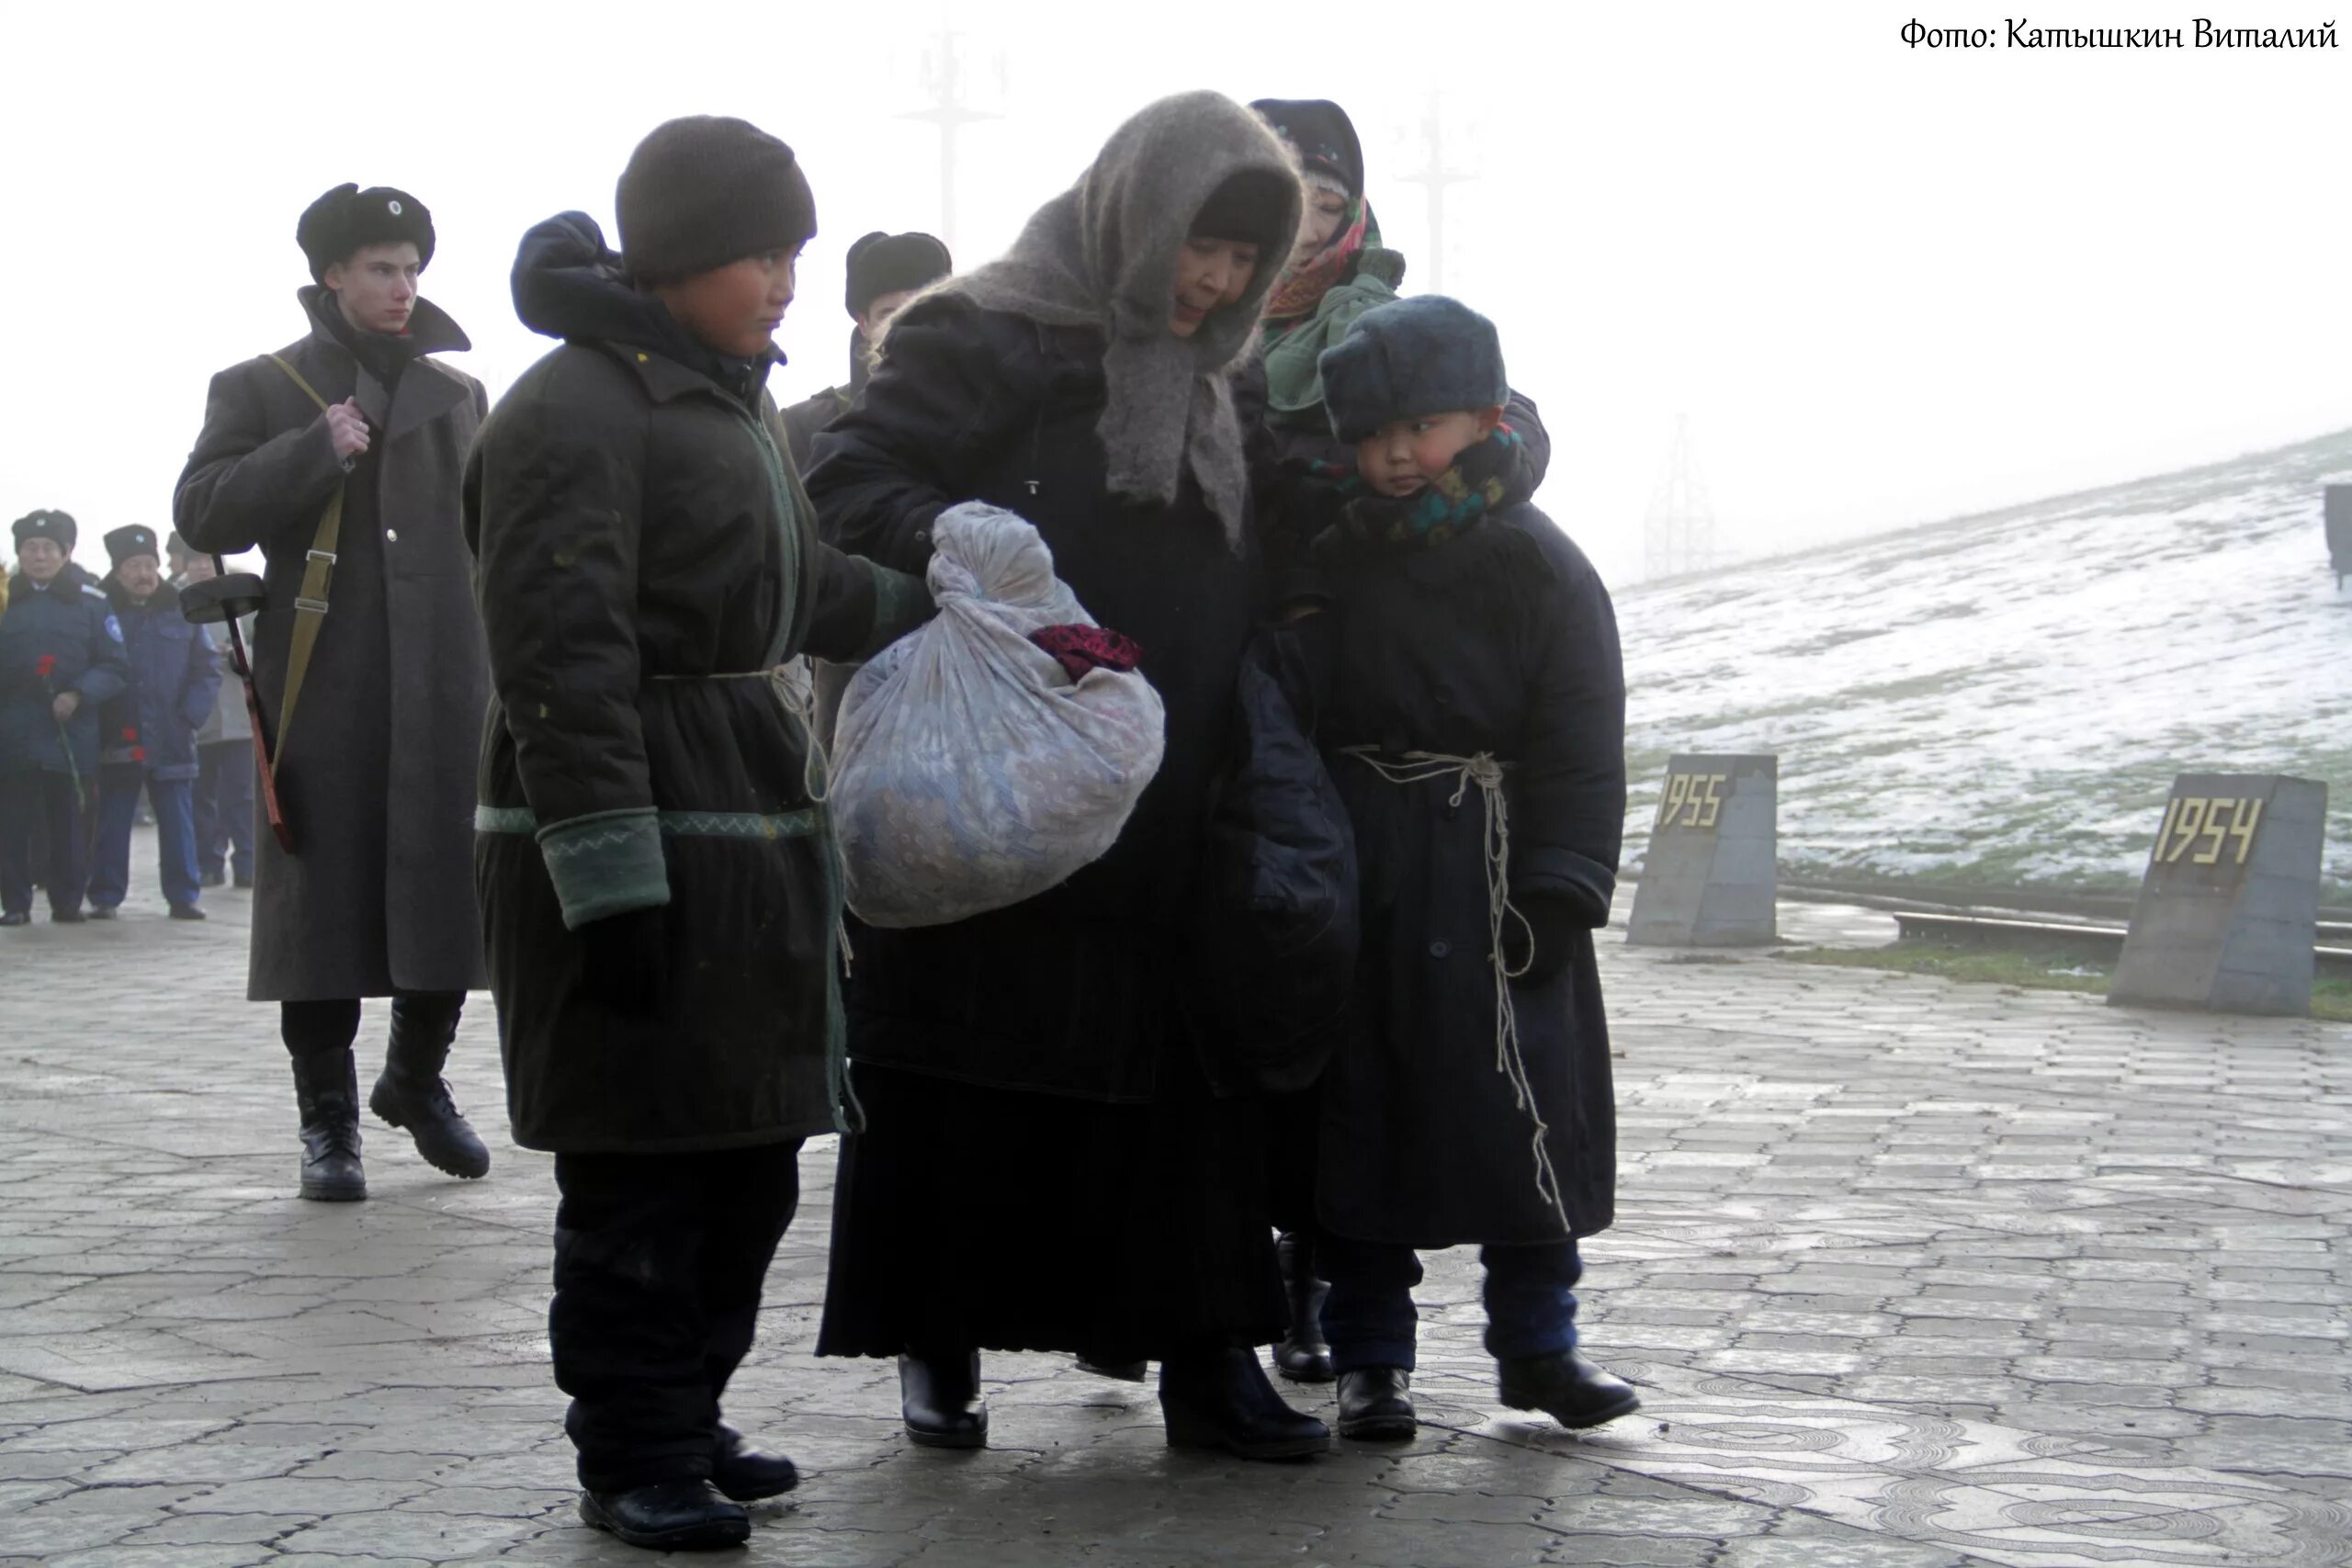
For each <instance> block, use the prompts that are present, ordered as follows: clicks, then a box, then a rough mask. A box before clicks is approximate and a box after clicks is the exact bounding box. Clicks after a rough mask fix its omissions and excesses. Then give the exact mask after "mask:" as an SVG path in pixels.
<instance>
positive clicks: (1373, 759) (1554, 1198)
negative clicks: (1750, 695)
mask: <svg viewBox="0 0 2352 1568" xmlns="http://www.w3.org/2000/svg"><path fill="white" fill-rule="evenodd" d="M1346 755H1348V756H1351V757H1354V758H1356V759H1358V760H1359V761H1362V762H1363V763H1364V764H1365V765H1366V766H1367V767H1369V768H1371V769H1372V771H1373V772H1374V773H1378V774H1379V775H1380V776H1381V777H1382V778H1384V779H1386V780H1387V781H1388V782H1389V783H1390V784H1400V785H1401V784H1427V783H1429V782H1430V781H1432V780H1443V779H1446V778H1452V779H1453V795H1450V796H1448V797H1447V804H1448V805H1449V806H1460V805H1461V804H1462V803H1463V801H1464V800H1466V799H1467V798H1469V795H1470V790H1471V787H1472V786H1473V785H1476V787H1477V790H1478V794H1479V795H1480V797H1481V799H1482V800H1483V802H1484V804H1485V807H1486V824H1485V831H1484V837H1483V843H1484V847H1485V850H1486V861H1487V948H1488V951H1489V953H1492V955H1493V963H1494V969H1495V1071H1497V1072H1498V1073H1500V1074H1502V1075H1503V1078H1504V1081H1505V1082H1507V1083H1509V1084H1510V1092H1511V1100H1512V1108H1513V1109H1514V1110H1518V1111H1524V1112H1526V1114H1527V1119H1528V1121H1529V1122H1531V1123H1532V1128H1533V1131H1532V1134H1531V1136H1530V1140H1529V1141H1530V1143H1531V1145H1532V1148H1533V1151H1534V1156H1535V1195H1536V1196H1537V1197H1539V1198H1541V1199H1543V1200H1544V1204H1545V1206H1546V1207H1548V1208H1549V1209H1551V1211H1552V1212H1553V1213H1555V1214H1557V1215H1559V1216H1560V1229H1561V1230H1562V1231H1564V1232H1566V1233H1567V1234H1569V1235H1574V1234H1575V1231H1576V1226H1575V1224H1574V1223H1573V1222H1571V1221H1570V1220H1569V1218H1568V1205H1567V1201H1566V1199H1564V1198H1563V1197H1562V1196H1561V1194H1560V1176H1559V1172H1558V1171H1557V1170H1555V1168H1553V1165H1552V1151H1551V1149H1550V1148H1549V1147H1548V1146H1547V1145H1546V1144H1545V1140H1546V1139H1547V1138H1549V1137H1550V1136H1551V1133H1552V1129H1551V1126H1550V1124H1549V1123H1547V1122H1545V1121H1544V1112H1543V1111H1541V1110H1540V1109H1539V1108H1538V1107H1537V1105H1536V1103H1535V1086H1534V1085H1533V1083H1532V1082H1531V1081H1530V1080H1529V1078H1528V1076H1527V1057H1526V1055H1525V1054H1524V1053H1523V1052H1521V1049H1520V1043H1519V1009H1518V1006H1517V1004H1516V1002H1515V1001H1514V1000H1513V999H1512V997H1511V994H1510V983H1511V982H1512V981H1513V980H1516V979H1519V978H1521V976H1525V975H1526V974H1527V972H1528V971H1529V970H1530V969H1532V967H1534V964H1535V940H1534V939H1535V928H1534V926H1533V925H1532V924H1531V923H1530V922H1529V920H1528V919H1527V917H1526V916H1525V915H1523V914H1521V913H1520V911H1519V908H1518V907H1517V906H1515V905H1514V904H1512V903H1511V901H1510V800H1509V798H1508V797H1507V796H1506V795H1504V794H1503V764H1502V763H1501V762H1499V761H1496V760H1495V757H1494V754H1493V753H1492V752H1488V751H1480V752H1477V753H1476V754H1475V755H1473V756H1468V757H1453V756H1447V755H1445V754H1444V753H1442V752H1437V751H1408V752H1406V753H1405V754H1404V756H1403V758H1402V759H1401V761H1397V762H1391V761H1388V760H1387V759H1385V758H1384V757H1382V756H1381V755H1380V753H1379V750H1378V748H1376V747H1372V746H1353V747H1350V748H1348V749H1347V751H1346ZM1512 920H1517V921H1518V922H1519V924H1520V929H1521V931H1525V932H1526V933H1527V938H1528V943H1527V957H1526V959H1525V960H1524V961H1522V962H1521V964H1519V966H1518V967H1517V968H1513V967H1512V966H1511V963H1510V959H1508V958H1506V957H1505V956H1504V955H1503V932H1504V930H1505V928H1506V927H1507V926H1508V925H1509V924H1510V922H1511V921H1512Z"/></svg>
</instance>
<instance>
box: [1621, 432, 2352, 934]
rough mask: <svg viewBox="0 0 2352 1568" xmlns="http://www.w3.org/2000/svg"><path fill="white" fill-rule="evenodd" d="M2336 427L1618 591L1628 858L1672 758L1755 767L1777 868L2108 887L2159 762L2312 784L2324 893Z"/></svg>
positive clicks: (2160, 772)
mask: <svg viewBox="0 0 2352 1568" xmlns="http://www.w3.org/2000/svg"><path fill="white" fill-rule="evenodd" d="M2331 482H2334V483H2346V482H2352V432H2345V433H2343V434H2336V435H2332V436H2326V437H2323V438H2321V439H2319V440H2316V441H2311V442H2305V443H2303V444H2301V445H2300V446H2291V447H2288V448H2285V449H2283V450H2280V451H2276V452H2267V453H2261V454H2257V455H2256V456H2252V457H2242V458H2238V459H2235V460H2233V461H2231V462H2228V463H2221V464H2215V465H2212V466H2210V467H2207V468H2197V469H2191V470H2188V471H2187V472H2183V473H2178V474H2170V475H2165V476H2163V477H2161V478H2157V479H2145V480H2141V481H2138V482H2135V483H2131V484H2127V485H2119V486H2115V487H2112V488H2109V489H2107V490H2102V491H2088V492H2084V493H2081V494H2077V495H2072V496H2065V497H2061V498H2058V499H2056V500H2052V501H2048V502H2038V503H2035V504H2032V505H2028V506H2021V507H2014V508H2011V509H2009V510H2007V511H2004V512H1999V513H1989V514H1986V515H1985V516H1981V517H1973V518H1964V519H1962V520H1959V521H1957V522H1952V523H1947V524H1939V525H1934V526H1932V527H1928V528H1920V529H1913V530H1909V531H1907V532H1905V533H1901V534H1892V535H1882V536H1875V537H1872V538H1868V539H1863V540H1860V541H1855V542H1850V543H1847V544H1843V545H1838V546H1834V547H1826V548H1824V549H1819V550H1815V551H1811V552H1808V553H1806V554H1804V555H1798V556H1790V557H1784V558H1779V559H1773V560H1767V561H1760V562H1755V563H1751V564H1748V565H1746V566H1739V567H1733V568H1729V569H1727V570H1721V571H1715V572H1710V573H1707V574H1705V575H1703V576H1697V577H1691V578H1684V579H1679V580H1676V581H1667V582H1662V583H1657V584H1651V585H1643V586H1638V587H1634V588H1631V589H1628V590H1626V591H1625V592H1623V593H1621V594H1620V595H1619V596H1618V599H1617V610H1618V618H1619V624H1620V629H1621V632H1622V635H1623V640H1624V648H1625V677H1626V684H1627V688H1628V711H1627V735H1626V746H1627V760H1628V762H1629V764H1630V766H1631V769H1632V775H1633V785H1634V794H1633V799H1632V803H1631V810H1630V812H1629V814H1628V816H1627V818H1626V862H1627V863H1628V864H1629V865H1637V864H1638V862H1639V858H1640V855H1641V853H1642V851H1643V849H1644V848H1645V844H1646V840H1647V838H1648V829H1649V823H1650V818H1651V815H1652V813H1653V812H1654V811H1655V810H1656V807H1657V793H1658V788H1659V777H1660V774H1661V773H1662V772H1663V770H1664V767H1665V762H1666V759H1667V756H1668V753H1670V752H1675V751H1772V752H1777V753H1779V755H1780V758H1781V863H1782V864H1783V866H1785V867H1788V868H1790V869H1791V870H1792V872H1794V873H1797V874H1814V875H1836V874H1867V875H1888V876H1909V877H1917V878H1922V879H1934V880H1939V881H1944V880H1948V881H1960V882H1981V883H1986V884H1991V885H2015V884H2023V885H2033V886H2046V887H2067V888H2099V889H2109V890H2119V891H2129V890H2131V889H2132V888H2135V887H2137V886H2138V885H2139V879H2140V874H2141V872H2142V870H2143V868H2144V865H2145V863H2146V860H2147V854H2148V845H2149V842H2150V840H2152V839H2153V838H2154V834H2155V830H2156V824H2157V819H2158V818H2160V817H2161V816H2162V814H2163V808H2164V802H2165V796H2166V795H2167V793H2168V792H2169V790H2170V788H2171V784H2172V779H2173V775H2174V774H2176V773H2187V772H2192V771H2208V770H2210V771H2218V772H2244V773H2294V774H2298V775H2300V776H2302V777H2306V778H2316V779H2321V780H2324V781H2325V782H2326V783H2327V784H2328V785H2329V832H2328V844H2327V851H2326V862H2325V875H2326V877H2327V879H2328V881H2329V882H2330V883H2331V884H2332V886H2331V887H2330V888H2329V890H2328V893H2329V897H2330V898H2331V900H2333V899H2338V898H2341V897H2345V896H2346V893H2347V891H2352V583H2347V584H2346V587H2345V589H2344V590H2343V591H2342V592H2338V591H2337V590H2336V587H2335V577H2334V575H2333V573H2332V572H2331V571H2330V570H2328V564H2327V551H2326V546H2325V544H2324V538H2323V536H2322V528H2321V487H2322V486H2323V485H2324V484H2328V483H2331Z"/></svg>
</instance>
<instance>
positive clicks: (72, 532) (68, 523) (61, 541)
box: [9, 508, 82, 556]
mask: <svg viewBox="0 0 2352 1568" xmlns="http://www.w3.org/2000/svg"><path fill="white" fill-rule="evenodd" d="M9 532H11V533H12V534H14V535H15V536H16V537H17V548H18V549H22V548H23V547H24V545H25V541H26V540H28V539H47V540H49V541H50V542H51V544H53V545H55V546H56V547H58V548H59V549H61V550H63V551H64V552H65V553H66V554H67V555H69V556H70V555H72V554H73V553H74V540H75V539H77V538H79V537H81V534H82V529H81V525H79V524H77V523H75V522H74V514H73V513H70V512H52V511H50V510H48V509H46V508H44V509H43V510H41V511H39V512H28V513H25V514H24V515H23V516H22V517H19V518H17V521H16V522H15V524H14V525H11V527H10V529H9Z"/></svg>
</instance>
